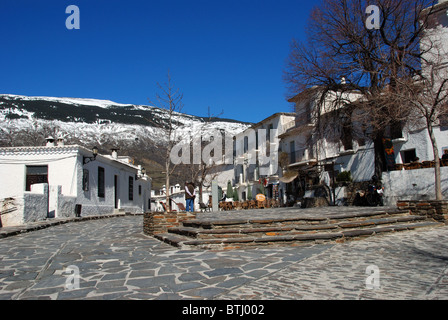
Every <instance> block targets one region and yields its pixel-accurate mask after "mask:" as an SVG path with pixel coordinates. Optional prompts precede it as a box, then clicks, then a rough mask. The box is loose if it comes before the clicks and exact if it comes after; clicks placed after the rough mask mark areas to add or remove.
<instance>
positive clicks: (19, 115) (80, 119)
mask: <svg viewBox="0 0 448 320" xmlns="http://www.w3.org/2000/svg"><path fill="white" fill-rule="evenodd" d="M173 118H174V119H173V120H174V124H175V125H176V127H178V128H179V129H181V130H182V131H183V132H184V134H186V135H187V136H195V137H198V136H203V137H208V136H209V135H210V134H211V133H212V132H214V131H215V130H219V131H220V132H221V133H225V134H228V135H235V134H237V133H239V132H241V131H243V130H244V129H246V128H247V127H248V126H249V125H250V124H248V123H242V122H238V121H235V120H229V119H219V118H213V119H205V118H202V117H197V116H192V115H187V114H181V113H177V114H176V115H175V117H173ZM168 120H169V116H168V111H167V110H164V109H160V108H157V107H151V106H144V105H132V104H119V103H115V102H112V101H108V100H96V99H81V98H56V97H28V96H18V95H10V94H2V95H0V146H23V145H28V146H29V145H43V144H44V143H45V138H46V137H48V136H50V135H51V136H53V137H56V136H63V137H64V139H65V141H66V144H81V145H84V146H86V147H88V148H91V147H93V146H94V145H95V146H97V147H98V148H99V149H100V152H101V153H109V152H110V151H109V149H111V148H119V149H120V153H121V154H123V155H129V156H132V157H134V158H135V159H136V161H137V162H139V163H143V165H146V166H147V168H148V167H149V168H150V170H151V169H153V170H155V171H158V172H159V171H161V170H162V169H161V165H162V163H163V161H164V159H163V156H162V154H163V152H162V151H163V149H164V147H165V146H166V143H167V135H166V132H165V130H164V128H166V127H167V123H168Z"/></svg>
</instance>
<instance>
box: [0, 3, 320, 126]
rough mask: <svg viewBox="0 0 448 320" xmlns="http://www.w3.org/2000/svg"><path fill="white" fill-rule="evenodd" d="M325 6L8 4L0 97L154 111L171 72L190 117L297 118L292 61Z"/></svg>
mask: <svg viewBox="0 0 448 320" xmlns="http://www.w3.org/2000/svg"><path fill="white" fill-rule="evenodd" d="M317 3H318V1H316V0H310V1H299V0H295V1H293V0H225V1H222V0H219V1H218V0H208V1H206V0H146V1H136V0H128V1H123V0H121V1H116V0H80V1H77V0H68V1H65V0H53V1H51V0H39V1H36V0H28V1H25V0H1V1H0V39H1V41H2V46H1V50H0V67H1V69H0V70H1V71H0V72H1V73H0V93H10V94H21V95H29V96H55V97H77V98H96V99H107V100H112V101H115V102H119V103H132V104H144V105H148V104H149V102H148V99H152V100H154V98H155V92H156V91H157V86H156V83H157V82H161V83H162V82H164V81H165V80H166V74H167V71H168V70H170V72H171V75H172V78H173V80H174V83H175V85H176V86H177V87H178V88H179V89H180V90H181V91H182V92H183V94H184V99H183V102H184V105H185V106H184V109H183V112H185V113H188V114H192V115H198V116H205V115H207V110H208V107H210V110H211V112H212V114H219V113H221V111H223V113H222V114H221V117H223V118H231V119H236V120H241V121H248V122H257V121H260V120H263V119H264V118H266V117H268V116H269V115H271V114H273V113H275V112H284V111H290V110H291V105H290V104H289V103H288V102H287V101H286V100H285V95H286V85H285V83H284V82H283V80H282V72H283V69H284V66H285V59H286V58H287V56H288V53H289V45H290V42H291V40H292V38H294V37H295V38H298V39H301V38H303V37H304V33H305V26H306V23H307V19H308V16H309V12H310V10H311V8H312V7H313V6H314V5H316V4H317ZM69 5H77V6H78V7H79V10H80V29H79V30H68V29H67V28H66V26H65V22H66V19H67V18H68V17H69V14H66V13H65V10H66V7H67V6H69Z"/></svg>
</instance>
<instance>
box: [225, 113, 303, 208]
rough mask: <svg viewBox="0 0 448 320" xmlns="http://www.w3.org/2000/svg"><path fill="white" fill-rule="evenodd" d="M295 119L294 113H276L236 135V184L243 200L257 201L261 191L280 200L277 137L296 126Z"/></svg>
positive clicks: (278, 145) (239, 195)
mask: <svg viewBox="0 0 448 320" xmlns="http://www.w3.org/2000/svg"><path fill="white" fill-rule="evenodd" d="M294 119H295V114H294V113H287V112H281V113H275V114H273V115H272V116H270V117H268V118H266V119H264V120H262V121H260V122H258V123H256V124H254V125H253V126H251V127H250V128H248V129H246V130H245V131H243V132H241V133H240V134H238V135H236V137H235V146H234V150H235V160H234V185H235V186H236V187H237V189H238V198H239V199H240V200H243V201H244V200H247V199H249V198H251V199H255V195H256V194H257V193H260V192H262V191H264V192H265V193H266V195H267V196H268V197H269V198H278V197H281V195H280V188H281V184H280V181H279V178H280V177H281V168H280V167H279V165H278V164H279V163H278V160H279V159H278V154H279V147H280V144H279V141H278V137H279V136H280V135H282V134H283V133H284V132H286V131H287V130H288V129H289V128H291V127H293V126H294ZM263 157H266V161H265V162H264V163H263V161H262V160H261V159H262V158H263ZM249 186H250V189H249ZM249 192H251V194H250V195H249Z"/></svg>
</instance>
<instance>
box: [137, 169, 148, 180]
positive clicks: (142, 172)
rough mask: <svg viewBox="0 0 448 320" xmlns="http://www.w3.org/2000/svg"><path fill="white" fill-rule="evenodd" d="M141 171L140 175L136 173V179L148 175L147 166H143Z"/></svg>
mask: <svg viewBox="0 0 448 320" xmlns="http://www.w3.org/2000/svg"><path fill="white" fill-rule="evenodd" d="M140 172H141V174H140V175H138V174H136V175H135V181H137V180H138V179H140V178H142V177H144V176H145V175H146V169H145V168H142V170H140Z"/></svg>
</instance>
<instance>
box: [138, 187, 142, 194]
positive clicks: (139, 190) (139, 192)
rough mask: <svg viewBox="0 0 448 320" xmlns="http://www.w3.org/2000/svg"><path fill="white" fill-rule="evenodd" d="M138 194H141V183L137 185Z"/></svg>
mask: <svg viewBox="0 0 448 320" xmlns="http://www.w3.org/2000/svg"><path fill="white" fill-rule="evenodd" d="M138 195H139V196H141V195H142V185H141V184H139V185H138Z"/></svg>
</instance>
